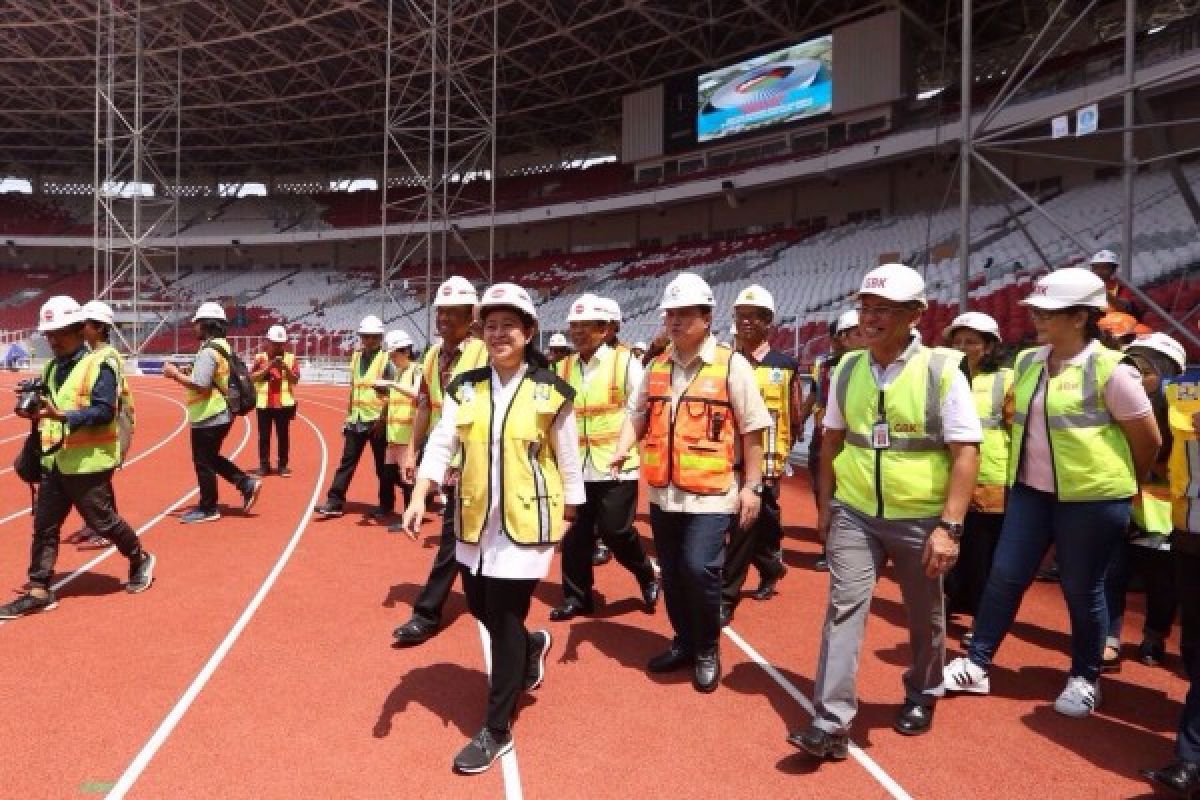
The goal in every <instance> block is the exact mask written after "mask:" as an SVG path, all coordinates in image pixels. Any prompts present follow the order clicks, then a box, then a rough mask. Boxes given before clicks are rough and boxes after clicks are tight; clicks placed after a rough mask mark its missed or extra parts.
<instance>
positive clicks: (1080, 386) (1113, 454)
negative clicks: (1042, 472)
mask: <svg viewBox="0 0 1200 800" xmlns="http://www.w3.org/2000/svg"><path fill="white" fill-rule="evenodd" d="M1123 358H1124V356H1123V355H1122V354H1121V353H1118V352H1116V351H1114V350H1109V349H1108V348H1106V347H1096V348H1095V349H1094V350H1093V351H1092V352H1091V353H1090V354H1089V355H1088V356H1087V358H1085V359H1084V362H1083V364H1082V365H1078V364H1067V365H1064V367H1063V369H1062V371H1061V372H1059V374H1058V375H1055V376H1054V377H1051V378H1048V380H1047V381H1046V382H1045V383H1046V389H1045V393H1044V396H1045V405H1044V408H1045V414H1046V428H1047V432H1048V434H1049V444H1050V453H1051V456H1052V459H1053V464H1054V485H1055V487H1056V489H1057V491H1056V494H1057V495H1058V499H1059V500H1062V501H1064V502H1086V501H1093V500H1117V499H1123V498H1128V497H1133V496H1134V495H1135V494H1136V493H1137V480H1136V479H1135V477H1134V467H1133V455H1132V453H1131V452H1130V449H1129V442H1128V441H1126V439H1125V434H1124V433H1123V432H1122V431H1121V428H1120V427H1119V426H1118V425H1117V424H1116V422H1114V421H1113V418H1112V415H1111V414H1109V412H1108V409H1107V408H1105V407H1104V405H1103V404H1102V402H1101V397H1102V396H1103V392H1104V387H1105V385H1106V384H1107V383H1108V379H1109V377H1110V376H1111V375H1112V373H1113V370H1114V369H1116V367H1117V365H1118V364H1120V363H1121V360H1122V359H1123ZM1045 373H1046V369H1045V362H1044V361H1038V360H1034V359H1033V357H1032V353H1031V351H1026V352H1025V353H1022V354H1021V355H1020V356H1018V358H1017V371H1016V373H1015V375H1014V382H1013V394H1014V398H1015V405H1016V413H1015V414H1014V416H1013V429H1012V440H1011V444H1010V449H1009V458H1008V485H1009V486H1012V485H1013V483H1015V482H1016V479H1017V475H1018V474H1019V472H1020V463H1021V454H1022V451H1023V449H1024V446H1025V433H1026V430H1027V425H1026V423H1027V421H1028V415H1029V406H1030V404H1031V403H1032V401H1033V396H1034V395H1035V394H1036V393H1037V389H1038V385H1039V383H1041V382H1042V376H1043V374H1045Z"/></svg>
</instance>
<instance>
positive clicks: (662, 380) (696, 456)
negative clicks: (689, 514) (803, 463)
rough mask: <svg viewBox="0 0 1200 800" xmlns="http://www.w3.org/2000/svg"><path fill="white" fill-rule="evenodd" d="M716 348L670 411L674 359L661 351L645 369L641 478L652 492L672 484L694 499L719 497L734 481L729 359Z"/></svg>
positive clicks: (722, 347) (734, 433)
mask: <svg viewBox="0 0 1200 800" xmlns="http://www.w3.org/2000/svg"><path fill="white" fill-rule="evenodd" d="M732 355H733V351H732V350H730V349H729V348H728V347H726V346H725V345H718V346H717V350H716V355H715V357H714V358H713V361H712V363H711V364H704V365H703V366H701V367H700V370H699V371H698V372H697V373H696V377H695V378H693V379H692V382H691V384H689V385H688V387H687V388H686V389H684V391H683V394H682V395H681V396H680V397H679V400H678V402H676V403H675V407H674V409H672V407H671V371H672V369H673V363H674V362H673V361H672V360H671V357H670V354H669V353H663V354H662V355H660V356H659V357H658V358H656V359H654V360H653V361H652V362H650V368H649V369H647V370H646V377H645V380H646V417H647V419H646V432H645V433H644V434H643V436H642V442H641V448H642V475H643V476H644V477H645V478H646V482H647V483H648V484H650V485H651V486H653V487H655V488H656V489H662V488H666V487H667V486H668V485H672V484H673V485H674V486H675V487H676V488H678V489H681V490H683V491H685V492H689V493H691V494H697V495H723V494H725V493H727V492H728V491H729V489H730V487H731V486H732V485H733V481H734V466H735V465H734V459H735V455H736V450H735V443H736V441H737V436H738V431H737V424H736V420H734V418H733V406H732V405H731V404H730V402H729V360H730V357H731V356H732Z"/></svg>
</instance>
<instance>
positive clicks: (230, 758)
mask: <svg viewBox="0 0 1200 800" xmlns="http://www.w3.org/2000/svg"><path fill="white" fill-rule="evenodd" d="M11 383H12V381H11V378H9V377H8V376H6V378H5V379H4V380H2V381H0V389H6V388H8V387H9V386H11ZM135 388H136V389H137V391H138V414H139V429H138V433H137V437H136V441H135V451H134V453H133V454H132V456H131V458H132V459H134V460H132V461H131V463H130V464H128V465H127V466H126V468H125V469H124V470H123V471H122V472H121V473H120V474H119V475H118V477H117V490H118V499H119V505H120V508H121V510H122V512H123V513H124V514H125V515H126V517H127V518H128V519H129V521H130V523H131V524H132V525H133V526H134V527H135V528H136V529H139V530H140V531H141V535H142V536H143V537H144V538H145V541H146V544H147V547H148V548H149V549H150V550H152V551H153V552H155V553H157V554H158V556H159V566H158V581H157V583H156V584H155V586H154V588H153V589H152V590H151V591H150V592H148V593H146V594H143V595H137V596H129V595H126V594H125V593H124V592H123V591H122V589H121V585H120V584H121V581H123V580H124V576H125V572H126V563H125V561H124V559H123V558H121V557H120V556H119V554H111V556H109V557H105V555H106V553H108V551H105V550H83V549H79V548H76V547H74V546H71V545H64V546H63V550H62V553H61V557H60V561H59V570H60V576H61V579H62V580H65V581H66V582H65V584H64V585H63V587H62V588H61V589H60V597H61V604H60V607H59V608H58V609H57V610H55V611H53V612H51V613H48V614H44V615H40V616H35V617H32V618H28V619H22V620H17V621H14V622H10V623H6V624H3V625H0V653H3V654H4V660H3V667H2V668H0V676H2V678H0V687H2V691H0V735H2V736H3V741H5V742H6V744H7V750H8V752H7V753H6V755H5V758H4V759H2V760H0V800H8V798H70V797H102V796H106V795H107V796H110V797H124V796H127V797H138V798H165V797H210V798H293V797H297V796H307V797H318V796H319V797H343V798H394V797H406V798H419V797H428V798H447V797H454V798H475V797H479V798H499V797H505V798H509V799H510V800H511V798H518V797H526V798H553V799H555V800H557V799H559V798H585V797H586V798H626V797H677V796H685V795H686V796H693V797H705V798H708V797H712V798H733V797H739V798H740V797H764V798H781V797H815V796H820V797H826V798H888V797H900V798H902V797H914V798H947V799H949V798H954V799H955V800H957V798H961V797H964V796H967V797H992V798H996V797H1013V798H1016V797H1029V796H1039V797H1041V798H1085V797H1086V798H1116V797H1141V796H1143V795H1144V796H1147V797H1149V795H1148V794H1147V793H1146V792H1145V786H1144V784H1142V783H1140V782H1139V781H1138V780H1136V778H1135V776H1136V768H1137V767H1139V766H1144V765H1148V764H1157V763H1158V762H1160V761H1164V760H1166V759H1167V758H1168V757H1169V756H1170V752H1171V750H1170V748H1171V742H1172V734H1173V730H1174V726H1175V721H1176V717H1177V714H1178V710H1179V702H1180V700H1181V698H1182V693H1183V689H1184V684H1183V682H1182V680H1181V679H1180V678H1179V677H1178V676H1177V675H1176V673H1175V670H1176V669H1177V668H1178V659H1177V658H1175V659H1172V660H1171V661H1170V662H1169V667H1170V669H1169V670H1166V669H1149V668H1145V667H1142V666H1141V665H1138V664H1135V663H1126V665H1125V667H1124V670H1123V671H1122V672H1121V673H1120V674H1118V675H1116V676H1114V677H1111V678H1106V679H1105V681H1104V684H1103V686H1104V691H1105V704H1104V706H1103V708H1102V712H1101V713H1100V714H1098V715H1096V716H1094V717H1093V718H1092V719H1090V720H1082V721H1081V720H1069V719H1066V718H1063V717H1060V716H1059V715H1057V714H1055V713H1054V712H1053V711H1052V710H1051V708H1050V703H1051V702H1052V701H1053V698H1054V697H1055V695H1056V694H1057V692H1058V690H1059V689H1060V688H1061V685H1062V681H1063V680H1064V673H1063V670H1064V668H1065V666H1066V664H1067V657H1066V655H1065V648H1066V644H1067V636H1066V635H1065V633H1063V631H1065V630H1066V613H1065V610H1064V609H1063V603H1062V600H1061V596H1060V595H1059V592H1058V588H1057V587H1055V586H1048V585H1042V584H1037V585H1035V586H1034V588H1033V590H1032V591H1031V592H1030V594H1029V596H1028V597H1027V598H1026V602H1025V605H1024V607H1023V608H1022V611H1021V616H1020V619H1019V624H1018V625H1017V627H1016V630H1015V631H1014V635H1013V636H1011V637H1010V638H1009V640H1008V641H1007V642H1006V643H1005V647H1004V648H1003V649H1002V650H1001V653H1000V657H999V659H998V664H997V668H996V669H995V670H994V672H993V691H994V694H993V695H992V696H991V697H987V698H979V697H964V698H951V699H949V700H947V701H945V702H943V703H941V704H940V706H939V708H938V712H937V718H936V722H935V727H934V731H933V733H931V734H930V735H927V736H924V737H921V738H919V739H905V738H903V737H901V736H899V735H897V734H895V733H894V732H893V731H892V730H891V727H890V726H891V719H892V716H893V714H894V713H895V710H896V704H897V702H898V701H899V700H900V698H901V695H902V693H901V689H900V673H901V671H902V669H903V665H904V664H905V663H906V661H907V645H906V644H905V634H904V628H903V618H904V609H903V606H902V605H901V604H900V602H899V596H898V592H897V590H896V587H895V586H894V584H893V583H892V582H891V581H890V580H888V579H887V578H885V579H884V580H883V581H882V582H881V584H880V587H879V592H878V596H877V598H876V601H875V605H874V609H873V611H874V613H873V615H872V619H871V622H870V624H869V626H868V632H867V639H866V643H865V645H864V648H863V660H862V667H861V671H860V679H859V684H860V693H861V698H862V707H861V711H860V716H859V720H858V723H857V725H856V728H855V731H854V733H855V736H854V739H855V742H856V743H857V744H858V745H859V746H860V747H861V748H862V749H861V750H860V751H857V752H856V753H855V754H854V757H853V758H852V759H850V760H848V761H846V762H845V763H842V764H824V765H819V766H816V765H814V764H813V763H812V762H810V761H808V760H807V759H806V758H805V757H804V756H802V755H800V754H797V753H795V752H794V751H793V750H792V749H791V748H790V747H789V746H788V745H787V744H786V742H785V741H784V736H785V735H786V733H787V731H788V730H789V729H790V728H794V727H797V726H800V725H803V724H805V723H806V722H807V720H808V717H807V714H806V712H805V710H804V709H805V705H806V704H807V702H808V701H807V698H808V697H811V691H812V676H813V674H814V672H815V663H816V657H817V651H818V648H819V642H820V628H821V622H822V616H823V610H824V593H825V589H826V578H825V576H824V575H822V574H819V573H815V572H813V571H812V570H811V564H812V561H813V559H814V557H815V555H816V552H817V547H816V545H815V543H814V541H813V538H812V534H811V529H810V527H809V526H810V525H811V523H812V519H813V512H812V506H811V501H810V500H809V495H808V490H807V488H806V487H805V486H804V484H803V482H802V479H801V478H797V479H795V480H794V481H793V482H791V483H790V484H789V485H788V486H787V487H786V489H785V492H784V508H785V515H786V522H787V523H788V525H789V526H790V527H789V529H788V533H789V536H788V540H787V542H786V549H787V553H786V557H787V561H788V564H789V565H790V566H791V570H790V571H789V573H788V576H787V578H786V579H785V581H784V583H783V584H782V589H783V591H782V594H781V595H779V596H778V597H776V598H775V599H774V600H772V601H771V602H769V603H766V604H760V603H756V602H754V601H753V600H749V599H747V600H746V601H745V602H743V604H742V605H741V607H740V608H739V609H738V613H737V616H736V618H735V620H734V624H733V627H732V629H731V630H730V631H728V632H727V635H726V636H725V637H724V639H723V642H722V659H723V663H724V668H725V676H724V678H723V681H722V685H721V688H720V689H719V690H718V691H717V692H716V693H715V694H713V695H707V696H706V695H700V694H698V693H696V692H695V691H693V690H692V688H691V686H690V683H689V680H688V676H687V675H686V674H685V673H680V674H678V675H671V676H654V677H651V676H648V675H646V674H645V672H644V671H643V665H644V663H645V661H646V659H648V658H649V657H650V656H651V655H653V654H655V653H656V652H658V651H659V650H661V649H662V648H663V647H665V645H666V643H667V636H668V628H667V625H666V618H665V615H664V613H663V612H662V610H661V608H660V610H659V612H658V613H657V614H655V615H653V616H650V615H646V614H644V613H642V612H641V610H640V606H639V603H637V602H635V601H634V599H633V598H634V595H635V593H636V586H635V584H634V581H633V579H632V578H631V577H630V576H629V575H627V574H625V573H624V571H623V570H622V569H621V568H620V567H619V566H618V565H616V564H615V563H614V564H610V565H608V566H605V567H602V568H600V569H599V570H598V571H597V586H598V589H599V590H600V592H601V593H602V594H603V595H604V597H605V600H606V602H605V603H604V604H603V610H602V611H601V613H600V614H599V616H597V617H595V618H590V619H579V620H576V621H574V622H573V623H569V624H565V625H564V624H554V623H549V622H548V621H547V614H548V612H549V608H550V607H551V606H552V605H553V604H554V603H555V602H557V600H558V599H559V589H558V571H557V566H556V567H555V570H554V571H553V572H552V574H551V578H550V580H548V581H546V582H544V583H543V584H542V585H541V587H540V588H539V591H538V595H537V597H536V599H535V602H534V608H533V610H532V611H531V612H530V624H531V626H545V627H548V628H549V629H550V630H551V631H552V633H553V634H554V637H555V641H554V647H553V649H552V651H551V659H550V664H549V667H548V671H547V678H546V682H545V685H544V686H543V687H542V688H541V689H539V690H538V691H537V692H536V693H535V694H534V695H532V696H531V697H529V698H528V699H527V700H526V701H525V702H523V703H522V706H521V709H520V712H519V718H518V720H517V722H516V725H515V729H514V730H515V734H516V748H515V751H514V756H513V757H511V758H507V759H505V763H504V765H503V768H501V766H500V765H497V767H496V768H493V769H492V770H491V771H490V772H488V773H487V774H484V775H482V776H477V777H470V778H468V777H460V776H456V775H454V774H453V773H452V772H451V771H450V769H449V763H450V760H451V758H452V757H453V755H454V753H455V752H457V750H458V748H459V747H461V745H462V744H463V743H464V741H465V740H466V738H467V737H468V736H470V735H472V734H473V733H474V732H475V731H476V729H477V728H478V727H479V724H480V720H481V717H482V710H483V703H484V693H485V690H486V681H487V678H486V672H485V669H486V666H485V663H484V658H483V652H484V651H483V648H482V646H481V636H480V629H479V627H478V626H477V625H476V624H475V622H474V620H472V619H471V618H470V616H469V615H467V614H465V609H464V603H463V599H462V595H461V593H460V592H459V591H458V590H457V589H456V590H455V592H454V594H453V595H452V596H451V600H450V603H449V605H448V608H447V615H448V618H449V619H450V620H451V621H450V623H449V625H448V626H447V627H446V629H445V630H444V631H443V632H442V633H441V634H440V635H438V636H437V637H436V638H435V639H433V640H431V641H430V642H428V643H427V644H425V645H424V646H422V647H420V648H415V649H409V650H396V649H393V648H391V647H390V646H389V644H390V641H391V629H392V627H394V626H395V625H396V624H398V623H399V622H402V621H403V620H404V619H406V618H407V616H408V607H409V604H410V603H411V601H412V600H413V598H414V597H415V595H416V593H417V591H418V590H419V587H420V584H421V583H422V582H423V580H424V577H425V575H426V572H427V570H428V567H429V562H430V559H431V558H432V554H433V547H434V546H435V542H436V539H435V533H436V522H435V521H434V520H433V518H432V516H431V517H430V518H429V524H428V525H427V526H426V529H425V535H424V536H423V537H422V538H421V539H420V540H419V542H417V543H414V542H411V541H409V540H408V539H407V537H402V536H395V535H389V534H388V533H386V532H385V530H384V529H383V528H382V527H380V526H375V525H370V524H366V523H364V522H363V521H362V518H361V513H359V512H361V510H363V509H364V508H365V507H366V506H367V505H369V503H370V502H371V501H372V500H373V499H374V487H373V485H372V484H373V475H372V470H371V468H370V458H369V456H367V457H366V458H365V459H364V461H363V463H362V465H361V467H360V470H359V477H358V478H356V480H355V482H354V484H353V485H352V487H351V492H350V497H351V501H352V502H351V503H350V504H349V506H348V511H349V513H348V514H347V515H346V516H345V517H343V518H341V519H338V520H329V521H325V520H313V519H311V515H310V513H309V509H310V508H311V505H312V501H313V498H314V497H316V498H320V497H321V496H323V491H324V488H325V486H326V485H327V484H328V480H329V477H330V475H331V473H332V470H333V467H334V465H335V464H336V461H337V459H338V457H339V455H340V450H341V443H340V435H339V431H340V418H341V415H342V410H343V409H344V402H345V399H344V398H345V390H344V389H340V388H336V387H319V386H311V387H303V388H302V389H301V390H300V391H299V398H300V403H301V416H300V417H299V418H298V419H297V421H296V423H295V424H294V425H293V428H292V432H293V456H292V466H293V469H294V472H295V475H294V477H292V478H290V479H281V478H278V477H272V478H269V479H268V483H267V485H266V487H265V488H264V490H263V494H262V498H261V500H260V502H259V504H258V506H257V507H256V508H255V509H254V510H253V511H252V512H251V513H250V514H249V515H243V514H242V513H241V512H240V511H238V510H235V509H233V508H230V509H228V510H227V511H226V516H225V518H224V519H222V520H221V521H220V522H218V523H215V524H209V525H201V526H195V527H187V526H182V525H180V524H178V522H177V521H176V519H175V516H176V515H177V513H178V511H179V510H180V509H186V508H188V507H190V503H192V502H194V495H192V494H191V493H192V491H193V490H194V486H195V481H194V475H193V473H192V471H191V464H190V455H189V445H188V433H187V429H186V427H184V426H183V425H182V424H181V423H182V421H183V416H182V415H183V411H182V407H181V406H180V404H179V402H178V400H179V395H178V394H177V393H176V392H174V391H172V390H173V388H174V387H172V386H171V385H170V384H167V383H165V382H164V381H162V380H161V379H152V378H145V379H138V380H136V381H135ZM2 396H5V397H7V396H9V395H8V393H7V392H3V395H2ZM0 411H3V409H0ZM24 425H25V423H23V422H22V421H20V420H18V419H15V418H12V417H4V416H3V415H0V469H2V468H4V467H7V466H8V465H9V464H11V459H12V457H13V456H14V455H15V454H16V452H17V449H18V448H19V446H20V436H19V434H21V433H22V431H23V430H24V428H23V426H24ZM235 448H243V449H241V455H240V458H239V459H238V460H239V462H240V463H241V464H243V465H247V466H250V465H253V464H254V463H255V462H256V460H257V459H256V456H255V452H254V439H253V432H252V431H251V430H250V426H248V425H246V424H244V423H242V422H239V423H237V424H236V425H235V427H234V429H233V432H232V433H231V435H230V438H229V440H227V443H226V447H225V452H226V453H227V454H228V453H229V452H231V451H233V450H234V449H235ZM0 490H2V491H0V569H2V570H3V573H2V574H3V576H4V578H3V580H6V581H7V585H8V586H10V587H11V588H12V589H13V590H16V589H19V588H20V585H21V583H22V582H23V580H24V570H25V567H26V559H27V558H28V546H29V538H28V537H29V524H30V523H29V516H28V512H27V511H26V510H25V509H26V508H27V507H28V504H29V495H28V492H27V491H26V490H25V487H24V486H23V485H22V484H20V483H19V481H17V479H16V478H15V476H13V475H12V473H11V471H8V472H3V473H0ZM221 493H222V501H223V502H226V503H231V504H232V503H233V502H234V500H235V499H236V498H235V496H234V494H233V492H232V490H231V489H230V488H229V487H228V486H227V485H225V484H222V487H221ZM643 511H644V508H643ZM77 526H78V521H77V519H75V518H74V517H73V518H72V519H71V520H69V521H68V523H67V525H66V526H65V528H64V534H65V533H69V532H71V531H73V530H75V528H76V527H77ZM639 526H640V528H641V529H642V531H643V533H644V534H648V529H647V526H646V524H645V518H644V516H643V517H641V518H640V522H639ZM754 580H755V578H754V577H753V575H752V577H751V579H750V583H751V584H753V582H754ZM751 588H752V586H751ZM1131 606H1132V607H1133V608H1132V609H1131V613H1130V618H1129V619H1128V620H1127V622H1126V626H1127V627H1126V629H1127V631H1128V632H1130V633H1129V634H1127V635H1129V636H1136V633H1137V631H1139V630H1140V627H1141V616H1140V614H1141V611H1140V609H1141V605H1140V597H1134V598H1133V599H1132V602H1131ZM954 632H955V635H953V636H952V639H951V641H952V643H953V644H954V647H952V650H954V653H955V654H956V653H957V650H956V643H957V633H959V632H961V629H958V628H955V629H954ZM1175 650H1176V646H1175V645H1174V642H1172V647H1171V651H1172V652H1175Z"/></svg>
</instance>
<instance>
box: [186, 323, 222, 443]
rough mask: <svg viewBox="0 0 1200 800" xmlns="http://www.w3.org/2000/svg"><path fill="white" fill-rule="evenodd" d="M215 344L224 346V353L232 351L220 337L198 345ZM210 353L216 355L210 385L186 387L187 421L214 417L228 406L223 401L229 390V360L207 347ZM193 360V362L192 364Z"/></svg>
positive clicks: (203, 346)
mask: <svg viewBox="0 0 1200 800" xmlns="http://www.w3.org/2000/svg"><path fill="white" fill-rule="evenodd" d="M210 344H215V345H217V346H218V347H221V348H224V350H225V352H226V353H232V352H233V350H232V349H231V348H230V347H229V342H227V341H225V340H224V339H221V338H216V339H209V340H208V341H207V342H205V343H204V345H202V346H201V347H200V349H201V350H204V348H205V347H206V346H207V345H210ZM208 349H209V350H211V351H212V354H213V355H214V356H216V359H217V368H216V370H214V371H213V379H212V386H209V387H208V388H207V389H194V388H192V387H191V386H189V387H188V389H187V412H188V422H193V423H194V422H200V421H201V420H206V419H208V418H209V417H215V416H216V415H217V414H220V413H221V412H222V411H225V410H226V409H228V408H229V404H228V403H226V402H225V392H227V391H228V390H229V362H228V361H226V360H225V357H224V356H222V355H221V354H220V353H218V352H217V351H216V350H215V349H213V348H211V347H210V348H208ZM194 363H195V362H193V364H194Z"/></svg>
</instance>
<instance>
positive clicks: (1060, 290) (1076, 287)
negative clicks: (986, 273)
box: [1021, 267, 1108, 311]
mask: <svg viewBox="0 0 1200 800" xmlns="http://www.w3.org/2000/svg"><path fill="white" fill-rule="evenodd" d="M1021 305H1023V306H1033V307H1034V308H1041V309H1045V310H1046V311H1058V310H1061V309H1064V308H1071V307H1072V306H1088V307H1090V308H1100V309H1105V308H1108V295H1107V293H1106V292H1105V289H1104V281H1102V280H1100V277H1099V276H1098V275H1096V273H1094V272H1092V271H1091V270H1090V269H1083V268H1082V267H1067V268H1065V269H1060V270H1057V271H1055V272H1051V273H1050V274H1049V275H1043V276H1042V277H1041V278H1039V279H1038V282H1037V283H1035V284H1034V285H1033V291H1032V292H1030V293H1029V296H1028V297H1026V298H1025V299H1024V300H1022V301H1021Z"/></svg>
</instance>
